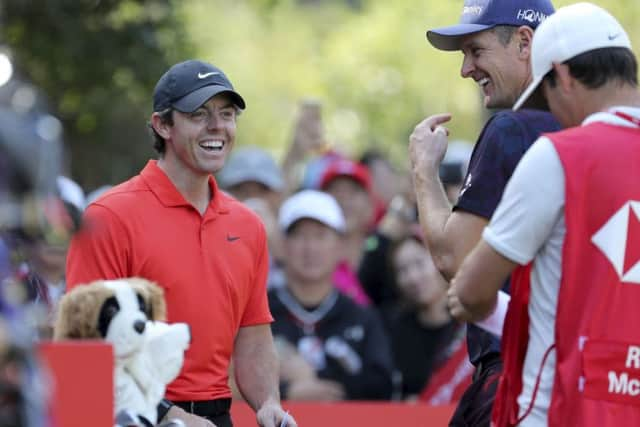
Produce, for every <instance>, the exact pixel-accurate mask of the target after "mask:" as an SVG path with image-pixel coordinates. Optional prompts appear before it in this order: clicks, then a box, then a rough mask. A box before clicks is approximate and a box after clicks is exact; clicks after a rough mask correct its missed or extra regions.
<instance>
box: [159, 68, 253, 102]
mask: <svg viewBox="0 0 640 427" xmlns="http://www.w3.org/2000/svg"><path fill="white" fill-rule="evenodd" d="M219 93H227V94H229V96H230V97H231V99H232V101H233V103H234V104H235V105H237V106H238V108H240V109H242V110H244V108H245V103H244V99H242V97H241V96H240V94H239V93H238V92H236V91H235V90H234V89H233V85H232V84H231V82H230V81H229V79H228V78H227V76H226V75H225V74H224V73H223V72H222V70H221V69H220V68H218V67H216V66H213V65H211V64H208V63H206V62H202V61H197V60H193V59H192V60H189V61H184V62H180V63H178V64H176V65H174V66H173V67H171V68H169V70H168V71H167V72H166V73H164V74H163V76H162V77H160V80H158V83H157V84H156V88H155V90H154V91H153V111H163V110H166V109H167V108H175V109H176V110H178V111H181V112H183V113H192V112H194V111H195V110H197V109H198V108H200V107H201V106H202V105H203V104H204V103H205V102H207V101H208V100H209V99H211V98H212V97H214V96H216V95H217V94H219Z"/></svg>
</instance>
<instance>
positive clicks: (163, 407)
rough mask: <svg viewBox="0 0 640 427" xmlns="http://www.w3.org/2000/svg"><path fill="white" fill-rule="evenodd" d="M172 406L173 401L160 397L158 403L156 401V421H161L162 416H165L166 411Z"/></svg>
mask: <svg viewBox="0 0 640 427" xmlns="http://www.w3.org/2000/svg"><path fill="white" fill-rule="evenodd" d="M172 406H173V402H171V401H170V400H168V399H162V400H161V401H160V403H158V406H157V411H158V422H160V421H162V419H163V418H164V417H166V416H167V413H168V412H169V410H170V409H171V407H172Z"/></svg>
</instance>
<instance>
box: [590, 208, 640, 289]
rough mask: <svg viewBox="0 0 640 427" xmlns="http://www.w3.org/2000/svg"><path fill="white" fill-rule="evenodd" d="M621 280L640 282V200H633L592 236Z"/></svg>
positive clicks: (592, 239)
mask: <svg viewBox="0 0 640 427" xmlns="http://www.w3.org/2000/svg"><path fill="white" fill-rule="evenodd" d="M591 242H593V244H594V245H596V246H597V247H598V249H600V250H601V251H602V253H603V254H604V256H605V257H607V259H608V260H609V262H610V263H611V265H612V266H613V268H614V269H615V271H616V273H618V277H619V278H620V281H622V282H626V283H635V284H640V202H639V201H635V200H630V201H628V202H627V203H625V204H624V206H622V207H621V208H620V209H619V210H618V211H617V212H616V213H615V214H613V216H612V217H611V218H610V219H609V220H608V221H607V222H606V223H605V224H604V225H603V226H602V227H601V228H600V229H599V230H598V231H597V232H596V234H594V235H593V236H592V237H591Z"/></svg>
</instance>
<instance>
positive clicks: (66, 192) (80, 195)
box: [25, 175, 85, 338]
mask: <svg viewBox="0 0 640 427" xmlns="http://www.w3.org/2000/svg"><path fill="white" fill-rule="evenodd" d="M56 189H57V193H58V196H59V197H60V200H61V201H62V202H63V204H64V206H65V208H66V212H67V213H68V215H69V219H70V220H71V221H73V223H74V226H75V228H78V227H79V225H80V218H81V217H82V212H83V211H84V208H85V195H84V190H83V189H82V187H80V185H78V183H76V182H75V181H73V180H72V179H71V178H67V177H66V176H62V175H59V176H58V177H57V178H56ZM68 250H69V242H68V240H67V239H49V240H40V241H35V242H33V244H32V245H30V246H29V255H30V256H29V257H28V265H25V267H26V268H27V271H28V274H27V277H28V280H27V292H28V298H29V300H30V301H31V302H33V303H35V306H36V307H38V309H39V311H38V314H41V315H42V316H41V317H40V318H38V334H39V336H40V337H41V338H51V334H52V332H53V331H52V326H53V322H54V319H55V314H56V311H57V307H58V301H59V300H60V298H61V297H62V294H64V291H65V289H66V281H65V267H66V263H67V252H68Z"/></svg>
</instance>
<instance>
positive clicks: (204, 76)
mask: <svg viewBox="0 0 640 427" xmlns="http://www.w3.org/2000/svg"><path fill="white" fill-rule="evenodd" d="M216 74H220V73H218V72H217V71H211V72H209V73H204V74H203V73H198V78H199V79H206V78H207V77H209V76H215V75H216Z"/></svg>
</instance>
